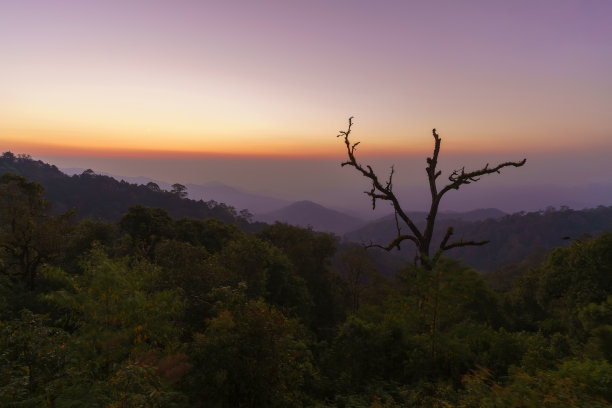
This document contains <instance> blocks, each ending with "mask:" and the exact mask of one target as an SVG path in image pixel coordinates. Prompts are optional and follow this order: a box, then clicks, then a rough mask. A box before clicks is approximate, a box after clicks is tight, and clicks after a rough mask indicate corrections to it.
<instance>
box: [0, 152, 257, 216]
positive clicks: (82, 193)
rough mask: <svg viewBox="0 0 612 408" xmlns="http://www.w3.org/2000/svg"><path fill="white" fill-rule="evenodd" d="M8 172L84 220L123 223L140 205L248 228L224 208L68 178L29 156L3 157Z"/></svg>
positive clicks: (93, 177) (0, 165) (88, 176)
mask: <svg viewBox="0 0 612 408" xmlns="http://www.w3.org/2000/svg"><path fill="white" fill-rule="evenodd" d="M7 172H9V173H14V174H19V175H22V176H24V177H26V178H27V179H28V180H32V181H36V182H37V183H40V184H41V185H42V186H43V187H44V188H45V195H46V197H47V199H48V200H50V201H51V202H52V203H53V205H54V208H55V210H56V211H58V212H63V211H66V210H70V209H77V210H78V215H79V216H81V217H92V218H95V219H101V220H109V221H114V220H118V219H120V218H121V217H122V216H123V215H124V214H125V213H126V212H127V209H128V207H130V206H133V205H137V204H139V205H144V206H148V207H160V208H163V209H165V210H166V211H168V213H169V214H170V215H171V216H173V217H175V218H181V217H193V218H216V219H219V220H222V221H225V222H228V223H239V224H244V225H246V224H247V222H246V220H244V219H243V218H242V217H240V216H239V215H238V214H237V213H236V211H235V210H234V209H233V208H232V207H230V206H227V205H225V204H220V203H211V202H204V201H203V200H199V201H195V200H190V199H186V198H181V197H179V196H178V195H176V194H173V193H170V192H167V191H154V190H152V189H150V188H148V187H146V186H144V185H137V184H131V183H128V182H126V181H123V180H122V181H117V180H115V179H114V178H112V177H109V176H104V175H100V174H95V173H94V172H93V171H92V170H86V171H84V172H83V173H81V174H78V175H77V174H74V175H72V176H68V175H66V174H64V173H63V172H61V171H60V170H59V169H58V168H57V167H56V166H54V165H50V164H47V163H44V162H42V161H40V160H38V161H36V160H32V159H31V158H30V157H29V156H27V155H19V156H14V155H13V154H12V153H8V152H7V153H4V154H3V155H2V156H1V157H0V174H4V173H7Z"/></svg>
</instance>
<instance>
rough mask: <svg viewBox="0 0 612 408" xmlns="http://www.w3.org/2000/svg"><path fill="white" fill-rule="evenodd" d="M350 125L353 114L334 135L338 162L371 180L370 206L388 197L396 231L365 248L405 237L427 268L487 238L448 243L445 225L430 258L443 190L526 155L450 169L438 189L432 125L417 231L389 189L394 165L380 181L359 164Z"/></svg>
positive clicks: (395, 242) (438, 141) (496, 170)
mask: <svg viewBox="0 0 612 408" xmlns="http://www.w3.org/2000/svg"><path fill="white" fill-rule="evenodd" d="M352 127H353V117H352V116H351V117H350V118H349V122H348V128H347V129H346V130H341V131H340V133H339V134H338V136H337V137H343V138H344V143H345V145H346V150H347V155H348V160H347V161H345V162H343V163H341V165H342V166H343V167H344V166H351V167H354V168H355V169H356V170H357V171H358V172H360V173H361V174H362V175H363V176H364V177H366V178H368V179H369V180H370V181H371V183H372V188H371V189H370V191H364V193H365V194H366V195H368V196H369V197H370V198H371V199H372V209H375V208H376V200H384V201H390V202H391V205H392V206H393V210H394V213H395V214H394V215H395V228H396V231H397V235H396V237H395V238H394V239H393V240H392V241H391V242H390V243H389V244H387V245H380V244H373V243H370V244H369V245H367V246H366V247H367V248H373V247H376V248H381V249H384V250H386V251H390V250H392V249H393V248H398V249H399V248H400V243H401V242H403V241H405V240H409V241H412V242H414V244H415V245H416V247H417V255H416V256H417V259H418V260H419V261H420V263H421V264H422V265H423V266H425V267H427V268H428V269H433V268H434V267H435V265H436V263H437V262H438V260H439V258H440V256H441V255H442V253H443V252H445V251H448V250H449V249H452V248H457V247H464V246H480V245H484V244H486V243H487V242H488V241H463V240H460V241H455V242H452V243H450V244H449V243H448V242H449V240H450V238H451V236H452V235H453V228H452V227H449V228H448V229H447V231H446V234H445V235H444V238H443V239H442V241H441V243H440V246H439V249H438V250H437V251H436V254H435V255H434V257H433V258H430V257H429V252H430V246H431V241H432V239H433V232H434V226H435V220H436V216H437V214H438V208H439V205H440V201H441V199H442V197H443V196H444V194H446V193H447V192H448V191H450V190H458V189H459V187H460V186H462V185H464V184H471V183H474V182H477V181H478V180H480V177H481V176H484V175H487V174H492V173H500V170H501V169H503V168H504V167H510V166H512V167H521V166H523V165H524V164H525V163H526V161H527V159H523V160H521V161H518V162H504V163H501V164H498V165H497V166H495V167H492V168H489V164H488V163H487V164H486V165H485V166H484V167H483V168H482V169H480V170H475V171H470V172H466V171H465V168H461V169H460V170H455V171H453V172H452V173H451V174H450V176H449V177H448V180H449V181H450V183H449V184H447V185H446V186H444V187H443V188H442V190H439V191H438V186H437V184H436V180H437V179H438V177H440V175H441V174H442V172H441V171H440V170H438V169H437V166H438V156H439V154H440V145H441V142H442V139H441V138H440V136H439V135H438V133H437V132H436V129H433V130H432V135H433V138H434V149H433V153H432V155H431V157H428V158H427V167H426V168H425V171H426V173H427V179H428V182H429V190H430V194H431V205H430V208H429V212H428V214H427V218H426V225H425V229H424V230H423V231H422V232H421V230H420V229H419V228H417V227H416V225H415V224H414V222H413V221H412V220H411V219H410V217H409V216H408V215H407V214H406V212H405V211H404V210H403V209H402V207H401V205H400V203H399V200H398V199H397V197H396V196H395V193H394V192H393V175H394V173H395V167H394V166H391V171H390V173H389V177H388V179H387V180H386V182H384V183H383V182H381V181H380V180H379V179H378V176H377V175H376V173H375V172H374V170H373V169H372V167H371V166H369V165H365V167H364V166H362V165H361V164H360V163H359V162H358V161H357V158H356V156H355V150H356V147H357V145H359V143H360V142H356V143H351V141H350V139H349V136H350V134H351V130H352ZM399 219H401V220H402V221H403V222H404V224H406V225H407V226H408V228H409V229H410V232H411V234H402V232H401V228H400V224H399Z"/></svg>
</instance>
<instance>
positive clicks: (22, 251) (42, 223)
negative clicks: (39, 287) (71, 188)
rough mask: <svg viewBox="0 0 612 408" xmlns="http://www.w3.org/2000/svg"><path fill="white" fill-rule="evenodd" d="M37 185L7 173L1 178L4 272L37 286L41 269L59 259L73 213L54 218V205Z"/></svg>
mask: <svg viewBox="0 0 612 408" xmlns="http://www.w3.org/2000/svg"><path fill="white" fill-rule="evenodd" d="M43 193H44V190H43V188H42V186H41V185H40V184H38V183H34V182H30V181H28V180H26V179H25V178H23V177H21V176H17V175H14V174H10V173H5V174H3V175H2V177H0V257H1V258H2V259H3V262H2V264H1V265H0V266H1V272H2V273H4V274H7V275H10V276H15V277H17V278H18V279H20V280H21V281H22V282H25V284H26V285H27V287H28V288H29V289H30V290H33V289H34V288H35V286H36V278H37V275H38V270H39V267H40V266H41V264H42V263H43V262H46V261H48V260H50V259H51V258H53V257H56V256H58V255H59V254H60V253H61V252H62V250H63V248H64V245H65V240H64V238H63V237H64V235H66V234H67V232H68V231H69V230H70V224H69V218H70V216H71V214H70V213H66V214H64V215H62V216H53V215H51V203H50V202H49V201H47V200H46V199H45V198H44V195H43Z"/></svg>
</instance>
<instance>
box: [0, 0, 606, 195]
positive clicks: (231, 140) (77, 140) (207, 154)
mask: <svg viewBox="0 0 612 408" xmlns="http://www.w3.org/2000/svg"><path fill="white" fill-rule="evenodd" d="M0 56H1V57H0V58H1V63H0V147H1V150H2V151H6V150H11V151H13V152H14V153H29V154H31V155H32V156H34V157H35V158H41V159H44V160H48V161H51V162H53V163H54V164H56V165H58V166H59V167H62V166H63V167H68V166H70V167H83V168H87V167H91V168H94V169H95V170H99V171H109V172H114V173H118V174H124V175H131V176H138V175H145V176H151V177H153V178H158V179H161V180H167V181H172V182H174V181H182V182H190V183H202V182H206V181H211V180H217V181H222V182H232V180H235V179H237V180H238V181H237V182H234V183H233V184H234V185H237V186H239V187H243V188H244V187H251V189H255V190H274V189H275V188H277V189H287V188H290V186H291V185H292V182H291V178H292V177H294V176H295V177H297V176H299V177H302V178H304V179H305V180H304V182H303V185H302V187H303V186H305V185H307V184H308V183H312V184H313V185H316V184H317V183H320V182H321V178H322V177H325V176H324V175H323V173H322V172H321V171H322V169H323V168H325V169H327V166H320V165H316V164H313V163H315V162H313V161H312V160H319V162H320V161H321V160H323V159H325V160H329V162H330V163H332V162H336V163H337V162H338V161H339V160H342V158H343V150H342V145H341V143H340V140H338V139H336V138H335V137H334V136H335V135H336V134H337V132H338V130H340V129H342V128H344V127H345V126H346V121H347V118H348V117H349V116H351V115H354V116H355V117H356V119H355V121H356V125H355V128H354V132H355V133H354V135H355V136H354V137H355V140H361V142H362V145H361V146H360V147H362V151H363V154H364V155H370V156H368V157H372V158H373V160H374V158H380V157H387V158H388V159H389V163H390V162H396V163H397V162H398V161H399V160H402V159H400V157H401V156H404V157H407V158H412V157H421V159H419V162H418V166H416V168H418V169H420V170H419V172H418V174H417V176H418V177H416V176H415V178H414V180H417V179H418V180H419V181H420V180H422V177H423V175H422V174H421V173H422V169H421V167H423V163H424V161H423V157H424V154H427V153H429V151H430V149H431V128H432V127H436V128H437V129H438V130H439V132H440V134H441V135H442V138H443V153H444V154H448V155H449V157H450V159H449V160H450V163H449V166H451V167H452V165H453V163H455V160H454V159H455V158H456V159H457V160H456V162H457V163H458V164H459V163H462V160H468V159H474V160H475V161H474V163H475V165H476V166H478V165H480V164H482V163H481V161H482V160H486V158H487V157H493V158H497V157H500V158H502V159H503V160H518V159H520V158H522V157H528V159H529V162H528V165H530V166H531V167H529V166H527V167H526V168H525V169H520V170H516V172H521V173H518V174H521V176H522V179H521V178H516V177H518V176H513V177H514V178H512V180H514V181H516V182H534V180H536V179H537V180H544V181H545V182H557V183H561V182H567V180H568V177H569V178H572V182H584V181H585V180H587V181H597V182H601V181H611V180H610V176H609V175H610V174H612V165H611V164H610V163H609V160H608V159H607V157H608V156H610V155H612V119H611V118H612V113H611V112H610V111H611V108H612V75H611V73H612V2H611V1H608V0H600V1H597V0H576V1H564V0H550V1H537V0H526V1H520V0H516V1H495V0H487V1H450V0H449V1H419V2H417V1H359V0H356V1H332V0H325V1H316V0H315V1H293V0H284V1H195V0H194V1H181V0H176V1H157V0H146V1H141V0H130V1H125V0H122V1H116V0H105V1H86V0H80V1H68V0H67V1H57V0H41V1H30V0H19V1H17V0H15V1H8V0H0ZM181 158H182V159H183V160H178V159H181ZM263 158H267V160H268V164H267V166H268V167H270V166H272V167H274V166H273V165H269V163H272V162H274V163H277V164H276V166H277V167H276V168H278V169H281V170H278V171H280V172H281V173H283V174H281V175H277V174H276V173H278V171H277V170H275V171H274V172H272V173H273V175H271V176H268V175H267V172H268V170H263V169H264V167H265V166H263V165H262V160H264V159H263ZM288 158H295V159H293V160H290V159H288ZM530 158H536V159H537V158H541V161H539V162H534V160H531V159H530ZM198 159H200V160H202V161H207V162H208V164H210V163H214V162H218V163H224V166H225V167H227V166H228V163H254V164H252V165H251V167H247V169H246V170H245V167H244V166H242V167H240V166H238V167H239V168H240V170H238V169H236V170H232V167H231V166H229V170H228V169H227V168H224V167H223V165H220V166H221V167H218V168H217V169H215V168H214V166H213V167H211V166H210V165H209V166H208V167H206V166H204V167H201V168H200V170H194V168H193V166H192V165H189V164H187V163H191V162H192V161H194V160H196V161H197V160H198ZM309 160H310V161H309ZM491 161H494V160H491ZM382 162H384V160H382ZM138 163H140V165H139V164H138ZM292 163H293V164H295V166H292ZM304 163H306V164H304ZM308 163H310V165H309V164H308ZM326 163H327V162H326ZM470 163H471V162H470V161H469V160H468V162H467V164H468V165H469V164H470ZM96 164H98V166H96ZM100 166H101V167H100ZM139 166H140V167H139ZM309 166H310V167H309ZM385 166H386V164H385ZM408 167H410V166H408ZM222 168H223V169H224V170H221V169H222ZM266 168H267V167H266ZM305 168H306V169H310V171H305V170H304V169H305ZM170 169H171V170H170ZM258 169H261V172H262V173H261V175H262V177H261V179H260V180H259V181H257V172H258ZM334 169H336V167H334ZM344 170H345V171H347V172H348V171H349V170H347V169H344ZM245 171H246V172H248V173H249V177H248V178H249V179H253V181H249V182H246V181H244V179H245V178H243V179H241V178H240V174H241V172H242V174H244V172H245ZM326 171H327V170H326ZM334 171H340V169H336V170H334ZM381 171H383V170H381ZM513 171H515V170H513ZM169 172H172V175H171V176H170V174H169ZM127 173H129V174H127ZM306 174H309V175H310V176H311V177H310V178H308V177H306V176H305V175H306ZM275 177H276V178H275ZM282 177H285V178H282ZM338 177H339V179H338V180H340V179H341V180H345V176H344V175H342V176H338ZM354 177H355V178H357V177H358V176H357V175H356V174H355V175H354ZM409 178H410V177H407V179H409ZM330 179H332V180H335V178H334V177H331V178H330ZM241 180H243V182H242V185H241ZM411 180H412V179H411ZM327 181H329V180H326V182H327ZM294 182H295V178H293V183H294ZM279 183H280V184H279ZM281 184H282V186H283V187H280V185H281Z"/></svg>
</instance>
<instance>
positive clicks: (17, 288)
mask: <svg viewBox="0 0 612 408" xmlns="http://www.w3.org/2000/svg"><path fill="white" fill-rule="evenodd" d="M5 156H6V155H5ZM9 159H10V160H12V162H13V163H16V162H17V161H18V160H21V161H23V162H26V161H27V162H28V165H31V166H34V167H35V166H46V165H44V164H41V163H38V162H34V161H32V160H30V159H29V158H27V157H21V158H17V157H12V158H11V157H4V156H3V160H4V161H3V163H4V165H6V162H7V161H9ZM37 163H38V164H37ZM9 164H10V163H9ZM13 167H14V166H13ZM3 173H4V174H3V175H2V176H1V178H0V272H1V273H0V332H1V334H0V406H2V407H4V406H6V407H45V406H48V407H98V406H99V407H299V406H304V407H309V406H313V407H599V406H601V407H604V406H611V405H612V404H611V403H610V402H608V401H612V279H611V277H612V233H610V232H603V233H601V234H599V235H597V236H594V237H590V238H586V237H582V238H580V239H574V240H573V241H572V242H571V243H570V244H569V246H567V247H558V248H555V249H552V250H550V251H548V252H547V253H545V254H543V255H542V256H541V257H540V258H538V259H535V260H534V259H527V260H526V261H525V262H524V263H522V264H520V263H519V264H515V265H514V266H513V267H512V270H511V271H509V272H507V273H506V274H499V275H495V274H494V275H492V276H491V277H490V278H489V279H488V280H485V279H484V278H483V276H482V275H480V274H479V273H477V272H476V271H475V270H474V269H472V268H470V267H468V266H466V265H464V264H462V263H460V262H459V261H456V260H453V259H445V258H443V259H442V260H441V261H440V262H439V263H438V265H437V267H436V268H435V269H434V270H427V269H426V268H422V267H416V266H414V265H413V264H412V263H410V262H408V261H406V262H405V263H403V264H402V265H401V267H399V268H397V270H396V273H395V274H394V275H393V276H389V275H388V274H383V273H381V271H380V270H379V268H377V265H378V264H379V263H380V260H377V259H376V258H378V257H381V256H383V255H384V254H381V253H380V252H374V253H372V252H370V251H366V250H364V249H363V248H362V247H361V246H358V245H351V244H347V243H341V242H339V241H338V239H337V238H336V237H334V236H332V235H329V234H324V233H318V232H315V231H312V230H311V229H303V228H298V227H293V226H289V225H286V224H275V225H268V226H264V225H258V226H257V228H253V226H252V224H250V226H249V222H248V220H247V219H246V218H244V217H241V216H240V215H239V214H236V213H235V212H232V211H231V209H228V208H224V207H223V206H222V205H218V204H217V205H213V204H207V203H201V204H200V207H197V208H199V210H197V211H202V212H197V213H183V214H177V213H173V212H170V211H169V210H167V209H162V208H160V207H162V205H161V204H154V203H151V202H130V205H131V206H130V207H129V208H127V207H126V210H125V211H124V212H123V213H122V214H121V216H120V217H118V218H117V221H105V220H103V219H100V218H88V217H83V215H88V214H87V209H86V208H82V207H80V206H79V205H77V204H76V203H78V197H74V198H72V199H71V200H77V201H71V202H70V203H75V204H70V205H67V206H66V207H64V208H53V205H52V204H51V197H53V196H54V194H56V195H57V196H58V197H59V196H61V194H62V193H61V192H60V193H58V192H51V191H49V190H50V188H49V187H48V188H47V191H46V192H45V190H44V189H43V187H42V186H41V185H40V184H39V183H37V182H35V181H31V180H32V179H34V178H33V177H31V178H30V177H28V178H26V177H23V176H22V175H16V174H13V173H11V172H10V171H8V170H6V169H5V171H3ZM59 177H61V176H59V175H58V178H59ZM64 177H68V176H64ZM83 177H91V175H90V174H89V175H88V174H83V175H81V176H76V177H68V179H70V180H73V181H70V182H71V183H78V182H79V180H80V179H81V178H83ZM95 178H100V183H102V182H105V183H106V184H107V185H108V186H109V189H112V187H113V186H115V187H116V188H122V189H123V188H125V190H117V191H116V195H115V196H113V200H115V199H116V200H125V201H121V202H122V203H125V202H127V201H128V200H129V199H127V198H120V197H121V196H122V194H123V191H128V190H129V189H132V188H133V187H130V186H131V185H127V186H123V187H122V186H121V183H119V182H116V181H115V182H112V181H110V180H106V179H105V178H103V176H96V177H95ZM63 180H64V181H63V182H66V181H65V180H66V179H63ZM111 180H112V179H111ZM115 183H118V184H115ZM126 184H127V183H126ZM59 185H60V184H59V182H58V186H59ZM142 188H146V187H144V186H142ZM143 191H144V190H143ZM156 193H157V194H158V195H160V194H161V195H163V196H166V195H167V196H168V197H167V200H173V203H175V204H176V203H179V204H176V206H175V208H184V209H185V211H188V209H189V208H196V207H191V206H192V205H193V204H182V201H184V202H185V203H187V202H188V201H189V200H186V199H183V198H181V197H180V196H179V195H177V194H173V193H160V192H156ZM146 194H148V193H146ZM115 197H116V198H115ZM60 198H61V197H60ZM52 201H54V202H55V200H52ZM65 202H68V201H67V199H66V201H65ZM83 205H86V204H83ZM181 205H184V207H181ZM72 207H75V208H77V209H78V210H79V211H82V213H81V216H77V214H76V213H75V211H73V210H72ZM204 208H208V210H209V211H211V212H208V213H205V212H204ZM215 209H217V210H218V211H219V213H221V210H224V211H225V212H223V214H224V215H223V216H216V215H217V214H218V213H215V212H214V211H215ZM193 211H196V210H193ZM225 214H227V215H225ZM224 217H226V218H224ZM572 238H574V237H572ZM478 249H479V250H480V251H482V256H487V247H486V246H485V247H481V248H476V249H474V250H478ZM508 276H511V279H510V278H508ZM497 278H499V279H500V280H503V284H500V283H499V282H496V281H495V280H496V279H497ZM494 288H495V289H494Z"/></svg>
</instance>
